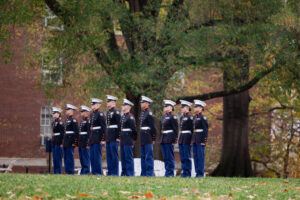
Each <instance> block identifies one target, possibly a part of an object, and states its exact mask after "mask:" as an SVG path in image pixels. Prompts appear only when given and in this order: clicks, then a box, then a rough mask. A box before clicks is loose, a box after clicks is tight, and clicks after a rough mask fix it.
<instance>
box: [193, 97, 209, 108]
mask: <svg viewBox="0 0 300 200" xmlns="http://www.w3.org/2000/svg"><path fill="white" fill-rule="evenodd" d="M194 105H195V106H202V107H205V106H206V103H205V102H204V101H201V100H198V99H195V100H194Z"/></svg>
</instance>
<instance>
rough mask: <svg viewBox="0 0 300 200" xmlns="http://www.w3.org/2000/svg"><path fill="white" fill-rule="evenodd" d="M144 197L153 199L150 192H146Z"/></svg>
mask: <svg viewBox="0 0 300 200" xmlns="http://www.w3.org/2000/svg"><path fill="white" fill-rule="evenodd" d="M145 197H146V198H153V197H154V194H153V193H152V192H151V191H148V192H147V193H146V194H145Z"/></svg>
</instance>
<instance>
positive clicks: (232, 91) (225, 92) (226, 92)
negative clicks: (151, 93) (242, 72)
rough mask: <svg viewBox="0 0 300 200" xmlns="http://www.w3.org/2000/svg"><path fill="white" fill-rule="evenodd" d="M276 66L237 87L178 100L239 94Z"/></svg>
mask: <svg viewBox="0 0 300 200" xmlns="http://www.w3.org/2000/svg"><path fill="white" fill-rule="evenodd" d="M275 68H276V67H275V66H273V67H271V68H268V69H266V70H264V71H262V72H260V73H259V74H257V75H256V76H255V77H254V78H252V79H251V80H250V81H248V82H247V83H246V84H244V85H241V86H239V87H237V88H232V89H230V90H222V91H217V92H210V93H206V94H201V95H193V96H182V97H178V98H177V100H176V102H179V100H180V99H184V100H187V101H193V100H194V99H200V100H209V99H214V98H218V97H225V96H229V95H233V94H237V93H240V92H244V91H246V90H249V89H250V88H252V87H253V86H254V85H255V84H256V83H257V82H258V81H259V80H260V79H262V78H263V77H265V76H266V75H268V74H269V73H271V72H272V71H274V70H275Z"/></svg>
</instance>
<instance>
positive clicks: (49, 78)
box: [42, 8, 64, 85]
mask: <svg viewBox="0 0 300 200" xmlns="http://www.w3.org/2000/svg"><path fill="white" fill-rule="evenodd" d="M43 27H44V29H47V30H49V31H52V32H53V31H55V32H57V31H58V32H61V31H64V25H63V24H62V23H61V21H60V20H59V19H58V17H56V16H55V15H54V14H53V13H52V12H51V11H50V10H49V9H48V8H47V9H46V10H45V16H44V26H43ZM42 56H43V57H42V84H43V85H45V84H54V85H62V82H63V81H62V80H63V79H62V77H63V73H62V68H63V56H62V53H58V54H53V53H50V52H49V49H47V48H46V47H44V51H43V52H42Z"/></svg>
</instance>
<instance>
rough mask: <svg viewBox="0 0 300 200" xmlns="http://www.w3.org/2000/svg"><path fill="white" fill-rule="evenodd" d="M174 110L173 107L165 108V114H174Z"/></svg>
mask: <svg viewBox="0 0 300 200" xmlns="http://www.w3.org/2000/svg"><path fill="white" fill-rule="evenodd" d="M172 109H173V107H172V106H165V107H164V112H165V113H169V112H172Z"/></svg>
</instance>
